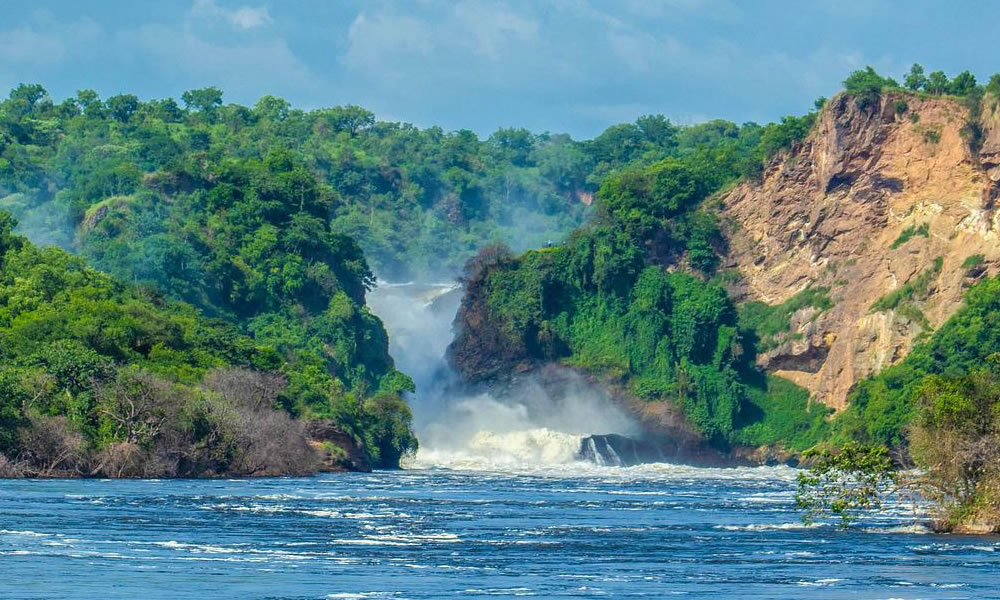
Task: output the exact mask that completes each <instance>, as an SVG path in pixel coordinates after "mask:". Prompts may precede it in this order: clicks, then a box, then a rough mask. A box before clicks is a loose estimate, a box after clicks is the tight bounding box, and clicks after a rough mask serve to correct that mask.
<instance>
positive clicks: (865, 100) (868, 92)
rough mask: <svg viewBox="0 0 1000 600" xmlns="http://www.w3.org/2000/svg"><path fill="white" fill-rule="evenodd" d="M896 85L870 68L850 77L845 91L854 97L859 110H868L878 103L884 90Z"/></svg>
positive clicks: (845, 85) (846, 80) (855, 72)
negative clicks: (867, 108)
mask: <svg viewBox="0 0 1000 600" xmlns="http://www.w3.org/2000/svg"><path fill="white" fill-rule="evenodd" d="M894 84H895V82H894V81H892V80H891V79H888V78H886V77H882V76H881V75H879V74H878V73H876V72H875V69H873V68H872V67H871V66H868V67H865V68H864V69H863V70H858V71H854V72H853V73H851V74H850V75H848V77H847V79H845V80H844V89H846V90H847V93H848V94H851V95H852V96H854V101H855V102H856V103H857V105H858V107H859V108H866V107H868V106H872V105H874V104H876V103H878V101H879V98H880V97H881V96H882V89H883V88H886V87H895V85H894Z"/></svg>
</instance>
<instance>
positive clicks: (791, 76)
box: [0, 0, 1000, 138]
mask: <svg viewBox="0 0 1000 600" xmlns="http://www.w3.org/2000/svg"><path fill="white" fill-rule="evenodd" d="M18 5H20V6H18ZM997 13H998V8H997V5H996V4H994V3H993V2H988V1H986V0H983V1H981V2H954V1H953V2H947V3H946V2H930V1H919V0H910V1H906V2H904V1H902V0H900V1H898V2H890V1H880V0H867V1H860V0H858V1H855V0H840V1H824V0H815V1H811V2H801V1H777V0H770V1H769V0H758V1H756V2H747V1H738V0H523V1H517V0H508V1H487V0H452V1H444V0H412V1H404V0H395V1H392V0H387V1H379V0H368V1H365V0H283V1H278V0H159V1H156V2H152V1H151V2H145V1H143V2H135V1H134V0H128V1H122V0H103V1H98V0H72V1H70V0H32V1H30V2H29V1H23V2H11V1H8V2H5V3H4V7H3V15H4V16H3V19H2V21H0V87H2V88H3V89H10V88H11V87H13V86H14V85H16V84H17V83H19V82H38V83H41V84H43V85H44V86H45V87H46V88H47V89H48V90H49V92H50V93H51V94H52V95H53V96H54V97H55V98H57V99H59V98H63V97H66V96H68V95H71V94H73V93H75V91H76V90H78V89H82V88H93V89H96V90H97V91H98V92H100V93H101V94H102V95H103V96H107V95H112V94H116V93H120V92H129V93H135V94H137V95H139V96H141V97H143V98H151V97H156V98H162V97H167V96H173V97H179V96H180V94H181V92H183V91H184V90H186V89H190V88H194V87H202V86H207V85H216V86H218V87H220V88H222V89H223V90H224V91H225V98H226V100H227V101H230V102H239V103H242V104H253V102H254V101H255V100H256V99H257V98H258V97H260V96H262V95H265V94H273V95H277V96H281V97H284V98H287V99H288V100H290V101H291V102H292V103H293V104H295V105H296V106H299V107H303V108H317V107H323V106H333V105H338V104H361V105H363V106H365V107H367V108H370V109H372V110H374V111H375V113H376V114H377V115H378V117H379V118H380V119H386V120H404V121H410V122H413V123H416V124H418V125H421V126H429V125H441V126H442V127H444V128H445V129H449V130H451V129H459V128H469V129H473V130H475V131H477V132H478V133H480V134H484V135H485V134H488V133H489V132H491V131H494V130H495V129H496V128H497V127H503V126H523V127H528V128H529V129H532V130H534V131H539V132H540V131H552V132H568V133H571V134H572V135H573V136H574V137H577V138H583V137H591V136H593V135H595V134H597V133H599V132H600V131H601V130H603V129H604V128H605V127H607V126H608V125H610V124H614V123H618V122H622V121H630V120H633V119H634V118H635V117H637V116H639V115H641V114H649V113H662V114H664V115H666V116H668V117H670V118H671V119H672V120H674V121H675V122H679V123H691V122H697V121H703V120H706V119H709V118H726V119H731V120H734V121H737V122H743V121H748V120H754V121H757V122H761V123H763V122H767V121H770V120H774V119H776V118H778V117H780V116H781V115H783V114H790V113H794V114H801V113H803V112H805V111H806V110H808V109H809V108H810V107H811V106H812V101H813V100H814V99H815V98H817V97H818V96H821V95H824V96H829V95H832V94H833V93H835V92H836V91H837V90H838V89H839V87H840V81H842V80H843V78H844V76H846V75H847V74H848V73H849V72H850V71H851V70H853V69H855V68H858V67H861V66H864V65H866V64H871V65H873V66H875V67H876V69H878V70H879V71H880V72H884V73H886V74H890V75H893V76H896V77H898V78H901V75H902V73H903V72H905V71H906V69H907V68H908V67H909V65H910V64H911V63H912V62H914V61H917V62H921V63H922V64H923V65H924V66H925V67H926V68H927V69H928V70H934V69H944V70H945V71H946V72H948V73H949V75H954V74H955V73H957V72H959V71H961V70H964V69H969V70H971V71H972V72H973V73H974V74H976V76H977V77H979V78H980V80H984V79H985V78H987V77H988V76H989V75H990V74H991V73H993V72H997V71H1000V49H998V47H997V46H996V44H995V40H996V38H995V27H996V22H997V16H998V15H997Z"/></svg>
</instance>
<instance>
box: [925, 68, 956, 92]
mask: <svg viewBox="0 0 1000 600" xmlns="http://www.w3.org/2000/svg"><path fill="white" fill-rule="evenodd" d="M950 85H951V83H950V82H949V81H948V76H947V75H945V74H944V71H934V72H933V73H931V74H930V75H928V76H927V83H926V84H924V90H925V91H926V92H927V93H929V94H936V95H941V94H944V93H946V92H947V91H948V89H949V86H950Z"/></svg>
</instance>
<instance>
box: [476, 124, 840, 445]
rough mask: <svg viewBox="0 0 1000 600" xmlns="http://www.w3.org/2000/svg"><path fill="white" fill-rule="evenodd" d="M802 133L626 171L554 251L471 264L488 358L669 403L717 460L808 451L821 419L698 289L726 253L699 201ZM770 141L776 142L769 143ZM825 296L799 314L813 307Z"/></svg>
mask: <svg viewBox="0 0 1000 600" xmlns="http://www.w3.org/2000/svg"><path fill="white" fill-rule="evenodd" d="M811 119H812V117H809V118H808V120H810V121H811ZM793 123H794V124H795V126H794V127H792V125H791V124H793ZM800 124H801V121H800V120H798V119H786V120H784V121H783V122H782V123H781V124H778V125H771V126H768V127H766V128H758V127H756V126H750V127H748V128H747V129H740V128H737V129H736V135H735V136H734V137H732V138H730V139H726V138H709V139H703V140H702V141H701V143H700V146H699V148H698V150H697V152H692V153H690V154H685V155H678V156H670V157H667V158H665V159H662V160H658V161H655V162H650V163H644V162H639V163H637V164H633V165H631V166H628V167H627V168H625V169H623V170H621V171H620V172H619V173H617V174H615V175H612V176H610V177H608V178H607V179H606V180H605V181H604V183H603V184H602V185H601V187H600V190H599V191H598V194H597V202H598V207H597V214H596V217H595V219H594V220H593V221H592V222H591V223H590V224H589V225H588V226H587V227H583V228H580V229H578V230H577V231H576V232H574V233H573V235H571V236H570V238H569V239H568V240H567V241H566V242H565V243H563V244H561V245H559V246H557V247H553V248H547V249H543V250H537V251H529V252H526V253H524V254H523V255H521V256H519V257H513V256H512V255H510V254H506V253H503V252H497V251H491V252H490V253H488V254H487V255H484V256H482V257H480V259H479V260H477V261H473V262H472V263H470V266H469V272H468V273H467V277H468V281H467V283H468V285H469V286H470V287H472V288H475V289H476V290H477V291H476V293H477V294H478V293H482V294H483V295H484V296H485V310H486V312H487V313H488V315H487V318H489V319H492V320H493V321H494V325H495V327H496V329H497V330H498V331H499V332H500V335H501V336H502V337H503V338H504V339H503V340H502V341H501V342H500V343H499V344H497V346H498V347H500V348H519V349H520V350H521V353H522V354H524V355H526V356H527V357H530V358H531V359H534V360H559V361H562V362H563V363H564V364H567V365H570V366H573V367H576V368H579V369H581V370H584V371H586V372H590V373H593V374H595V375H598V376H601V377H603V378H605V379H606V380H611V381H615V382H619V383H620V384H621V385H624V386H626V387H627V388H628V389H629V391H630V393H631V394H632V395H634V396H637V397H639V398H644V399H646V400H648V401H651V402H653V401H669V402H672V403H675V404H676V405H678V406H680V407H682V408H683V412H684V414H685V415H686V417H687V420H688V421H689V422H690V423H691V424H693V425H694V426H695V427H696V428H697V430H698V431H700V432H701V433H702V434H703V435H705V436H706V437H708V438H709V439H710V440H712V441H713V442H714V443H716V444H717V445H720V446H726V445H728V444H731V443H746V444H753V445H762V444H776V443H779V442H780V443H782V444H784V445H785V446H786V447H789V448H794V449H804V448H806V447H809V446H811V445H813V444H815V443H816V442H817V441H818V440H819V439H821V438H822V435H823V434H824V432H825V430H826V427H827V424H826V422H825V420H824V417H825V416H826V414H827V412H826V411H825V410H823V409H822V408H820V407H813V409H812V410H808V409H807V406H808V394H807V393H806V392H805V390H802V389H801V388H798V387H797V386H794V385H793V384H791V383H789V382H785V381H783V380H779V379H771V380H768V379H766V378H764V377H763V375H762V374H760V373H758V372H757V371H756V370H755V369H754V367H753V363H754V358H755V353H756V349H755V339H756V335H755V334H754V332H753V331H749V330H747V329H746V328H745V327H741V324H740V320H739V319H738V313H737V310H736V307H735V306H734V305H733V303H732V301H731V300H730V299H729V297H728V295H727V293H726V291H725V288H724V287H723V286H722V285H721V283H719V282H717V281H714V280H710V279H709V278H708V277H709V276H710V275H711V274H712V273H713V272H714V270H715V268H716V266H717V264H718V256H719V255H720V254H721V253H722V252H723V251H724V245H725V241H724V238H723V236H722V232H721V227H720V224H719V223H718V219H717V217H716V215H715V214H714V213H713V212H712V211H711V210H710V209H709V208H710V207H707V206H705V201H706V199H707V198H708V197H709V196H710V195H711V194H712V193H713V192H715V191H717V190H719V189H720V188H721V187H723V186H724V185H726V184H727V183H729V182H731V181H733V180H734V179H736V178H738V177H740V176H744V175H748V174H752V173H754V172H755V171H756V170H757V169H758V168H759V165H760V161H761V157H765V156H768V155H769V154H770V153H773V152H774V151H776V150H778V149H780V148H782V147H785V146H786V145H787V144H790V143H793V142H794V141H795V140H797V139H799V138H800V137H801V136H802V135H804V134H805V133H806V132H807V131H808V126H804V128H803V127H799V125H800ZM789 130H790V131H791V133H789ZM777 131H782V132H785V133H786V134H787V137H782V138H781V139H782V140H783V141H782V142H780V143H779V142H776V141H775V139H777V137H778V136H777V134H776V133H775V132H777ZM783 135H784V134H783ZM677 266H681V267H684V268H683V269H680V270H673V267H677ZM666 267H671V269H668V268H666ZM824 293H825V291H824V290H816V291H815V292H814V293H812V294H811V295H809V297H808V298H806V299H805V302H808V303H818V304H820V305H824V303H823V300H822V299H821V297H822V295H823V294H824ZM828 301H829V300H826V302H828ZM824 306H825V305H824ZM779 310H780V309H779ZM761 320H765V318H764V317H762V319H761ZM786 323H787V321H786ZM460 335H462V334H460ZM462 343H463V342H462V340H461V339H459V341H458V346H461V344H462ZM479 375H489V373H480V374H479Z"/></svg>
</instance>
